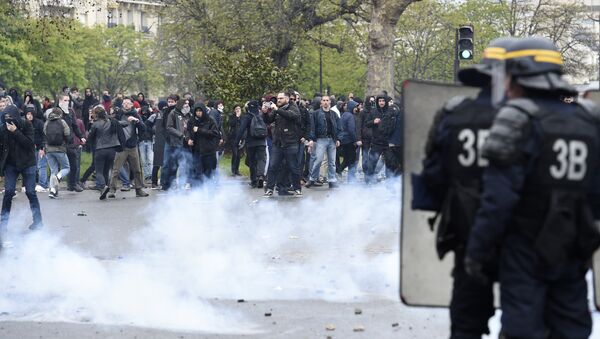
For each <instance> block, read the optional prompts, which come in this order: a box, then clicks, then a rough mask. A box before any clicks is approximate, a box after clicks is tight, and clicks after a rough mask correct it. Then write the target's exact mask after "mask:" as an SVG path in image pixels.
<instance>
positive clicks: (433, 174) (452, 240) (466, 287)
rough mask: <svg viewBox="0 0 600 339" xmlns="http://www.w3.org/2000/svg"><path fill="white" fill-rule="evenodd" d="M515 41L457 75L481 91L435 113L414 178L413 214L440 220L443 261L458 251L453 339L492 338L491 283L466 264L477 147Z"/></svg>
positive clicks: (478, 166)
mask: <svg viewBox="0 0 600 339" xmlns="http://www.w3.org/2000/svg"><path fill="white" fill-rule="evenodd" d="M512 40H513V39H510V38H502V39H497V40H494V41H492V43H491V44H490V45H489V46H488V47H487V48H486V49H485V51H484V57H483V59H482V61H481V63H480V64H478V65H474V66H473V67H470V68H465V69H462V70H461V71H460V72H459V74H458V77H459V80H460V81H461V82H462V83H463V84H465V85H468V86H474V87H480V88H481V90H480V91H479V93H478V95H477V97H475V98H467V97H462V96H461V97H454V98H452V99H451V100H450V101H448V102H447V103H446V104H445V106H444V107H443V108H442V109H441V110H440V111H438V112H437V114H436V116H435V119H434V124H433V126H432V127H431V128H430V131H429V135H428V141H427V145H426V149H425V153H426V158H425V160H424V162H423V172H422V174H421V175H420V176H415V177H413V179H414V180H413V183H414V185H413V189H414V190H415V192H414V194H413V209H423V210H433V211H435V212H437V213H440V214H441V221H440V223H439V226H438V231H437V237H436V238H437V244H436V247H437V252H438V255H439V257H440V259H442V258H443V257H444V256H445V255H446V254H447V253H448V252H449V251H454V270H453V279H454V280H453V291H452V300H451V303H450V319H451V324H452V325H451V338H455V339H457V338H481V335H482V334H484V333H485V334H489V329H488V326H487V324H488V320H489V318H490V317H492V316H493V315H494V298H493V290H492V282H491V281H488V282H486V283H485V284H482V283H480V282H479V281H477V280H476V279H473V278H472V277H470V276H468V275H467V274H466V272H465V269H464V265H463V261H464V253H465V249H466V242H467V240H468V237H469V231H470V228H471V226H472V223H473V220H474V218H475V213H476V211H477V207H478V204H479V195H480V191H481V175H482V171H483V167H484V166H485V165H486V164H487V161H486V160H485V159H482V158H481V156H480V154H479V151H478V145H483V140H484V139H485V137H486V136H487V133H488V130H489V128H490V126H491V125H492V121H493V119H494V116H495V114H496V112H497V108H495V107H494V105H493V101H492V91H491V87H492V86H491V84H492V75H494V76H496V75H498V74H502V73H499V72H496V71H495V69H496V68H498V67H499V66H500V65H501V64H502V63H503V59H504V51H505V48H506V47H507V46H508V45H509V43H510V41H512ZM494 80H496V79H494ZM498 99H500V98H494V100H498ZM418 190H422V192H417V191H418ZM423 192H425V193H424V195H422V193H423ZM419 197H425V199H420V198H419ZM427 201H428V202H429V203H428V202H427ZM431 202H433V203H431Z"/></svg>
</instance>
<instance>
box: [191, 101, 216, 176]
mask: <svg viewBox="0 0 600 339" xmlns="http://www.w3.org/2000/svg"><path fill="white" fill-rule="evenodd" d="M186 134H187V135H188V136H189V138H188V139H187V146H188V147H189V148H190V149H191V150H192V170H191V171H190V173H191V183H192V184H193V185H194V186H197V185H200V184H203V183H207V182H208V181H210V180H211V179H212V178H213V175H214V171H215V169H216V167H217V158H216V157H215V156H214V155H215V152H216V151H217V147H218V145H219V140H220V138H221V133H220V132H219V129H218V128H217V123H216V122H215V121H214V119H213V118H211V117H209V116H208V109H207V108H206V106H204V104H203V103H198V104H196V105H195V106H194V115H193V117H191V118H190V119H189V122H188V124H187V131H186Z"/></svg>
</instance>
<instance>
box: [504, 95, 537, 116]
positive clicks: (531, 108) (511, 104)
mask: <svg viewBox="0 0 600 339" xmlns="http://www.w3.org/2000/svg"><path fill="white" fill-rule="evenodd" d="M505 107H506V108H514V109H517V110H518V111H521V112H522V113H525V114H527V115H530V116H535V115H536V114H537V113H538V112H539V110H540V108H539V106H538V105H537V104H536V103H535V102H534V101H533V100H531V99H530V98H516V99H511V100H508V101H507V102H506V106H505Z"/></svg>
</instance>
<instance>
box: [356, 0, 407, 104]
mask: <svg viewBox="0 0 600 339" xmlns="http://www.w3.org/2000/svg"><path fill="white" fill-rule="evenodd" d="M415 1H416V0H374V1H373V8H372V12H371V22H370V24H369V40H368V52H367V90H366V92H365V93H366V94H367V95H377V94H379V93H382V92H383V91H387V92H388V95H390V96H394V95H396V94H397V93H395V91H394V40H395V38H396V24H397V23H398V20H399V19H400V15H401V14H402V13H403V12H404V10H405V9H406V7H407V6H408V5H410V4H411V3H413V2H415Z"/></svg>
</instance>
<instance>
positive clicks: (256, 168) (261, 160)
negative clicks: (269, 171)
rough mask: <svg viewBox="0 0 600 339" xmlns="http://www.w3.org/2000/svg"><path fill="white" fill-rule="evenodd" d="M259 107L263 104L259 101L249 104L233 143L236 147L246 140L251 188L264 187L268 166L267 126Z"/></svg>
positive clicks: (252, 101)
mask: <svg viewBox="0 0 600 339" xmlns="http://www.w3.org/2000/svg"><path fill="white" fill-rule="evenodd" d="M259 106H261V103H260V102H259V101H257V100H251V101H249V102H248V104H247V107H246V114H245V115H244V116H243V117H242V119H241V122H240V128H238V132H237V135H236V137H235V141H234V143H233V144H234V145H242V144H243V143H244V140H245V144H246V159H247V162H248V168H249V169H250V186H251V187H252V188H255V187H258V188H262V187H263V185H264V181H265V177H264V173H265V167H266V165H267V125H266V123H265V120H264V114H263V113H262V112H261V110H260V109H259ZM252 121H254V123H252ZM253 127H254V128H253Z"/></svg>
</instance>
